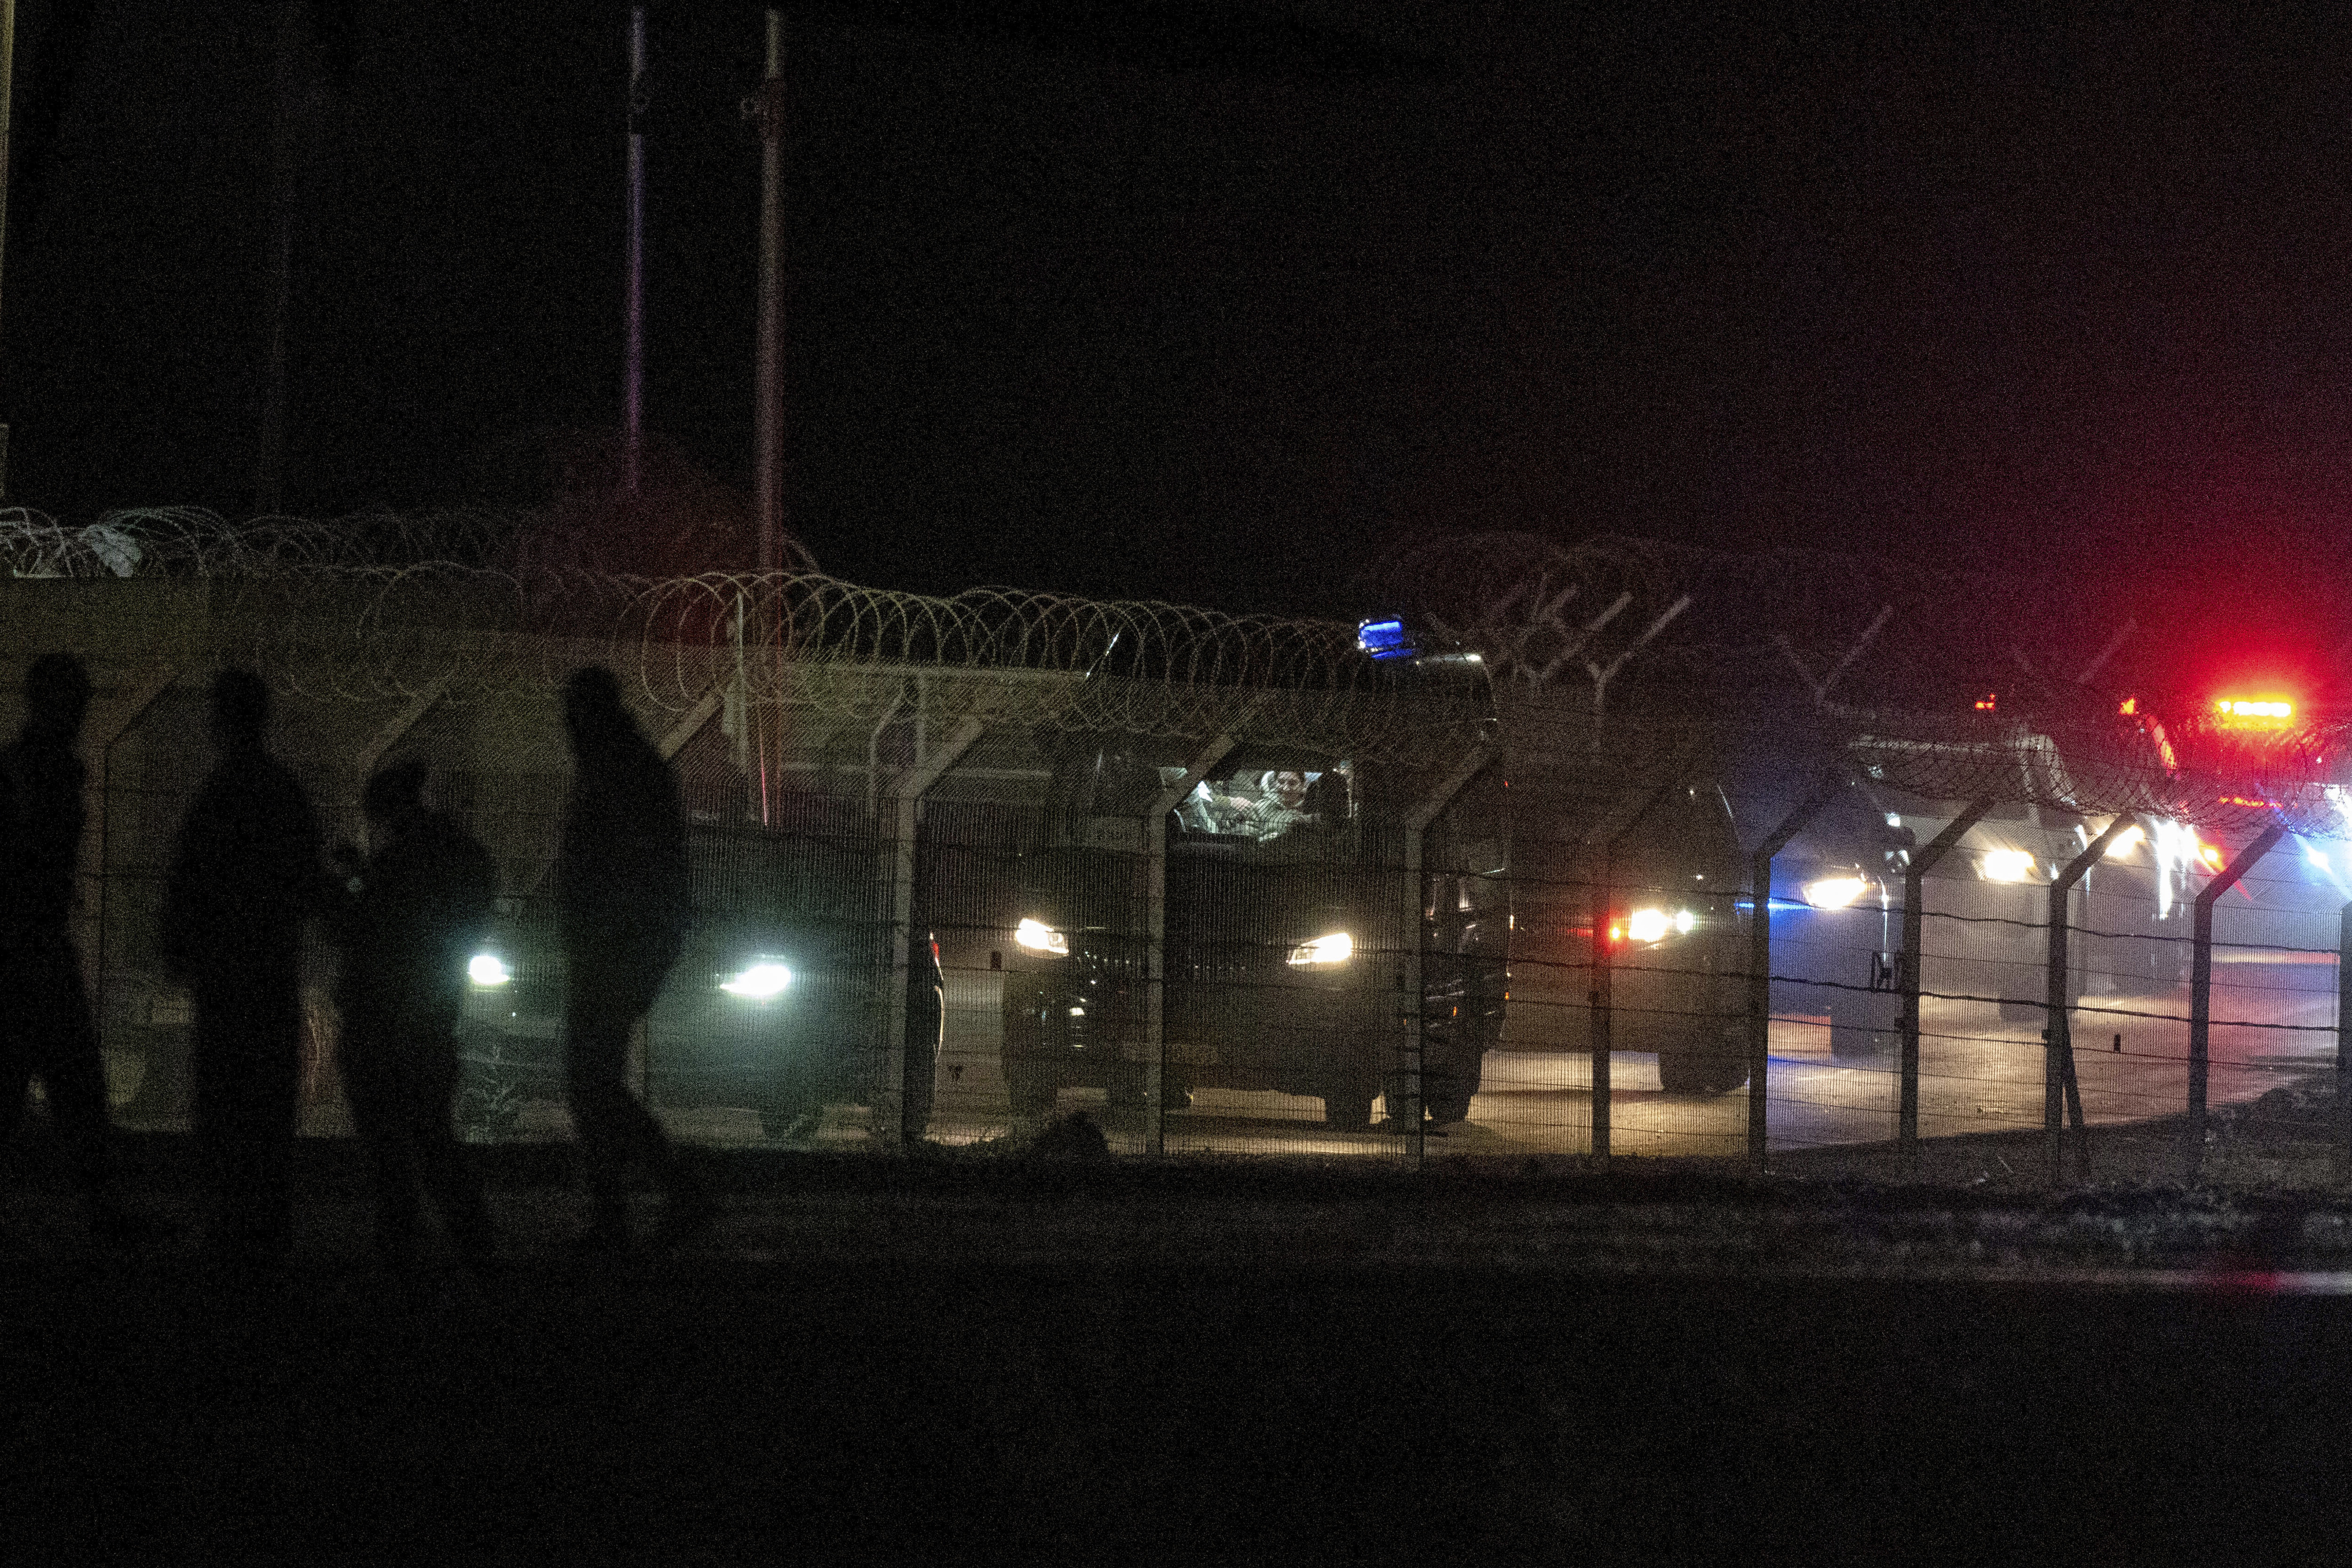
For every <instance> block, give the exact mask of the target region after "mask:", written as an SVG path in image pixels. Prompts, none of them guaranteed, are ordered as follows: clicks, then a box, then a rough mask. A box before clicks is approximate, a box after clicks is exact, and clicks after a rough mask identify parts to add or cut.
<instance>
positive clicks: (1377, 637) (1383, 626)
mask: <svg viewBox="0 0 2352 1568" xmlns="http://www.w3.org/2000/svg"><path fill="white" fill-rule="evenodd" d="M1356 646H1357V647H1359V648H1361V649H1362V650H1363V651H1364V652H1365V653H1370V655H1371V656H1372V657H1373V658H1375V659H1410V658H1412V656H1413V655H1414V654H1416V653H1420V652H1421V650H1420V649H1418V648H1416V647H1414V646H1413V645H1412V633H1411V632H1407V631H1406V630H1405V629H1404V622H1402V621H1400V620H1398V619H1397V618H1396V617H1395V616H1393V615H1391V616H1389V617H1386V618H1385V619H1382V620H1378V621H1366V622H1362V623H1361V624H1360V625H1359V626H1358V627H1357V628H1356Z"/></svg>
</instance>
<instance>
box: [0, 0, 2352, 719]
mask: <svg viewBox="0 0 2352 1568" xmlns="http://www.w3.org/2000/svg"><path fill="white" fill-rule="evenodd" d="M653 9H654V16H653V27H652V45H651V47H652V53H653V56H654V58H655V63H656V77H655V78H654V81H653V84H652V91H653V109H652V113H651V116H650V119H649V120H648V137H649V159H650V163H651V170H652V173H651V188H652V198H651V204H650V210H649V219H648V223H649V233H650V243H649V263H648V266H649V288H650V291H651V296H650V298H651V303H650V307H649V324H648V330H649V334H650V349H649V366H648V376H649V382H648V393H647V400H648V402H647V407H648V413H647V420H648V423H649V425H650V427H651V428H652V429H653V430H654V431H655V432H656V433H657V434H659V435H660V436H661V437H663V438H665V439H666V440H667V441H669V442H671V443H674V444H675V445H676V447H677V450H678V451H679V452H681V453H682V454H683V455H684V456H685V457H686V458H688V459H689V460H690V461H691V462H692V463H694V464H695V465H698V466H699V467H701V468H702V469H704V470H706V471H708V472H709V474H710V475H712V476H715V477H716V478H718V479H719V480H720V481H723V482H725V483H728V484H730V485H733V486H739V487H741V488H744V489H748V487H749V459H750V448H751V373H752V372H751V344H752V312H753V278H754V262H755V236H756V221H757V202H758V186H757V180H758V145H757V142H756V141H755V140H754V139H753V138H752V136H751V132H750V131H748V130H747V129H745V128H744V126H743V125H742V123H741V121H740V116H739V113H738V110H737V103H738V100H739V99H740V97H741V96H742V95H743V94H744V93H745V92H746V91H748V90H749V89H750V88H751V85H752V84H753V82H754V80H755V79H756V78H757V75H758V68H759V57H760V48H761V25H760V7H758V6H756V5H721V4H716V3H713V4H706V5H695V6H686V5H655V6H654V8H653ZM273 10H274V8H273V7H270V6H267V5H213V6H189V5H183V4H170V3H167V0H20V24H19V25H20V29H21V30H22V31H21V35H20V54H19V63H18V70H19V78H18V80H19V88H18V90H19V120H18V138H19V146H18V151H19V166H18V169H17V171H16V173H17V178H16V184H15V186H14V197H13V200H12V205H11V212H10V227H9V234H8V241H9V256H8V260H7V271H6V276H5V296H0V407H4V408H5V418H6V419H7V420H8V422H9V423H10V424H11V425H12V426H13V443H14V445H13V453H12V457H11V471H10V474H9V480H10V489H11V498H12V499H15V500H17V501H20V502H23V503H26V504H30V505H34V506H37V507H43V508H46V509H48V510H50V511H53V512H57V513H59V514H61V515H66V516H70V517H82V516H85V515H88V514H90V513H92V512H94V511H96V510H97V509H99V508H101V507H110V506H120V505H131V504H160V503H169V502H184V503H192V504H197V505H204V506H209V507H215V508H217V509H219V510H222V511H224V512H228V513H231V514H239V515H241V514H242V513H244V512H246V511H247V510H249V509H250V506H251V501H252V497H253V494H254V491H253V483H254V482H253V470H254V453H255V449H256V439H257V426H258V420H259V413H258V410H259V407H260V402H261V388H262V384H263V380H262V364H263V360H264V353H263V330H262V329H263V322H264V319H265V314H266V311H265V294H266V290H265V287H264V281H263V280H264V277H265V276H266V267H265V266H264V263H265V260H266V255H267V250H268V234H269V227H270V225H269V213H270V190H271V177H270V170H271V160H270V140H269V139H270V130H271V122H272V121H271V114H272V101H273V99H272V92H271V63H272V39H273V37H274V36H275V19H274V16H273V14H272V13H273ZM1631 11H1638V12H1640V13H1641V14H1640V16H1627V15H1623V14H1622V13H1626V12H1631ZM1610 12H1616V13H1620V14H1616V15H1612V14H1610ZM1884 12H1885V8H1883V7H1867V8H1857V9H1855V10H1854V11H1853V12H1851V13H1848V14H1845V15H1843V16H1840V15H1836V14H1833V13H1832V12H1831V11H1830V10H1829V9H1828V8H1826V7H1820V6H1807V7H1803V8H1801V12H1788V13H1782V14H1779V15H1775V16H1765V15H1763V14H1761V13H1759V12H1752V11H1751V12H1749V13H1747V14H1746V15H1745V16H1744V17H1734V16H1730V15H1729V14H1727V13H1723V12H1718V11H1715V10H1703V9H1696V8H1678V9H1668V8H1664V7H1614V8H1610V11H1603V10H1601V8H1592V9H1590V10H1588V9H1584V8H1569V7H1561V8H1558V9H1557V11H1555V9H1554V8H1550V7H1538V6H1527V7H1517V6H1493V5H1470V4H1460V5H1444V4H1419V3H1413V4H1408V3H1406V0H1373V3H1371V4H1363V5H1339V4H1336V3H1333V4H1319V5H1318V4H1305V3H1301V4H1293V5H1286V6H1276V5H1266V6H1260V7H1249V8H1221V7H1212V6H1196V5H1135V6H1129V7H1116V6H1104V5H1088V4H1082V3H1080V0H1062V3H1060V4H1045V3H1032V4H1021V3H1019V0H1001V3H995V4H990V3H983V0H965V3H961V4H959V3H956V0H929V3H922V0H909V3H907V4H897V5H894V4H887V3H885V0H868V3H866V4H853V3H843V4H836V5H812V6H799V7H794V8H793V9H792V10H791V11H790V12H789V16H790V21H789V23H788V39H789V45H788V47H789V66H788V77H789V97H790V115H791V128H790V133H789V139H788V142H787V170H788V173H787V183H788V202H789V217H788V225H789V240H788V246H789V251H790V273H789V283H788V303H787V325H786V330H787V338H788V349H787V358H788V368H787V379H788V383H789V392H788V405H789V411H790V413H789V417H790V421H791V423H790V444H791V454H792V467H791V475H790V478H789V481H788V492H787V493H788V497H789V506H790V512H791V519H790V520H791V525H792V527H793V530H794V531H795V532H796V533H797V534H798V535H799V536H800V537H801V538H803V539H804V540H805V541H806V543H807V544H808V546H809V547H810V549H812V550H814V553H815V555H816V557H817V559H819V560H820V561H821V562H822V563H823V565H824V567H825V568H826V569H827V570H832V571H834V572H835V573H837V574H839V575H842V576H845V577H848V578H851V579H854V580H861V581H867V582H873V583H877V584H883V585H887V586H900V587H907V588H916V589H924V590H930V591H953V590H955V589H958V588H961V587H965V586H970V585H972V584H976V583H982V582H1003V583H1013V584H1019V585H1024V586H1031V587H1039V588H1053V589H1066V590H1071V591H1082V592H1087V593H1094V594H1115V595H1119V596H1133V597H1152V598H1166V599H1176V600H1189V601H1205V602H1210V603H1213V604H1217V605H1220V606H1223V607H1225V608H1230V609H1236V610H1249V609H1265V610H1284V611H1309V612H1329V613H1340V614H1347V613H1353V612H1359V611H1360V610H1362V609H1365V608H1368V606H1364V605H1361V604H1359V603H1357V602H1355V601H1354V599H1353V598H1352V597H1351V596H1352V595H1354V594H1356V593H1357V592H1358V590H1357V589H1355V588H1354V587H1353V586H1352V584H1353V583H1354V582H1355V581H1356V580H1358V579H1359V578H1360V575H1361V569H1362V567H1363V565H1364V563H1365V562H1366V561H1368V560H1370V559H1374V558H1375V557H1377V556H1379V555H1381V554H1383V553H1386V552H1392V551H1394V550H1396V549H1400V548H1403V547H1406V546H1408V545H1411V544H1412V543H1414V542H1416V541H1421V540H1425V539H1428V538H1433V537H1441V536H1444V535H1445V534H1448V533H1453V532H1457V531H1465V530H1479V529H1517V530H1527V531H1532V532H1537V533H1540V534H1545V535H1548V536H1550V537H1553V538H1558V539H1559V540H1560V541H1562V542H1563V543H1572V542H1574V541H1575V540H1578V539H1580V538H1586V537H1588V536H1591V535H1594V534H1609V533H1618V534H1636V535H1651V536H1658V537H1664V538H1674V539H1679V540H1685V541H1689V542H1693V543H1699V544H1706V545H1715V546H1720V547H1723V548H1727V549H1771V548H1776V547H1803V548H1808V549H1825V550H1832V551H1839V552H1847V553H1854V554H1862V555H1867V556H1870V557H1872V558H1874V559H1886V558H1888V557H1890V556H1892V557H1896V558H1908V559H1916V560H1919V561H1921V562H1927V563H1935V564H1939V565H1940V564H1956V565H1963V566H1967V567H1969V568H1972V569H1977V570H1987V571H1992V572H1996V573H2004V574H2011V575H2013V577H2014V580H2015V581H2016V584H2017V592H2018V594H2019V595H2020V596H2021V598H2023V599H2025V600H2028V601H2031V599H2032V596H2033V595H2034V594H2035V593H2036V592H2038V591H2040V585H2042V584H2045V583H2047V582H2048V581H2050V580H2052V579H2053V577H2054V576H2063V575H2065V574H2069V573H2076V574H2092V575H2094V576H2095V577H2096V578H2098V579H2100V580H2107V581H2111V582H2112V583H2113V591H2114V594H2115V603H2116V612H2117V614H2118V615H2120V614H2121V613H2122V612H2124V611H2125V610H2126V609H2129V610H2130V611H2131V612H2134V613H2137V614H2138V615H2139V616H2140V617H2141V620H2142V622H2143V624H2144V625H2150V626H2154V627H2158V628H2160V630H2158V631H2155V632H2150V633H2147V634H2145V635H2144V646H2143V647H2142V649H2141V656H2142V657H2143V658H2147V659H2155V660H2158V661H2159V662H2161V661H2162V660H2164V659H2170V660H2172V661H2173V662H2174V663H2175V664H2181V663H2183V662H2184V661H2187V662H2189V663H2195V664H2199V665H2200V668H2201V667H2206V666H2213V667H2218V666H2219V664H2228V663H2231V662H2232V661H2235V662H2238V663H2244V664H2250V665H2251V666H2263V665H2265V664H2266V663H2267V664H2272V665H2275V664H2277V662H2278V661H2279V660H2280V659H2282V658H2284V659H2286V660H2287V661H2288V662H2290V663H2292V662H2294V661H2295V660H2301V661H2303V662H2305V664H2309V665H2310V666H2311V667H2312V669H2313V670H2314V672H2315V673H2316V672H2318V671H2320V670H2321V669H2322V668H2323V667H2326V666H2330V665H2332V664H2333V663H2336V662H2339V661H2338V660H2337V653H2338V650H2339V648H2340V647H2341V646H2342V645H2343V643H2345V641H2346V640H2347V638H2352V615H2347V613H2346V606H2345V603H2344V602H2343V601H2342V598H2341V590H2339V589H2338V588H2337V586H2336V582H2335V580H2334V579H2335V578H2336V576H2337V575H2338V573H2337V570H2336V567H2337V562H2338V560H2339V559H2341V553H2342V552H2341V544H2340V541H2341V540H2342V539H2343V538H2344V537H2345V530H2344V525H2345V522H2346V520H2347V516H2352V488H2347V473H2352V468H2347V460H2352V441H2348V440H2347V431H2348V430H2352V427H2347V412H2352V407H2348V405H2352V396H2347V370H2352V311H2348V310H2347V287H2346V283H2347V279H2346V276H2345V275H2346V270H2347V256H2352V199H2347V182H2352V134H2347V131H2352V85H2347V84H2352V72H2347V69H2346V68H2345V67H2346V49H2345V47H2344V46H2345V42H2346V40H2345V39H2344V38H2342V37H2333V36H2328V37H2322V36H2318V35H2316V34H2305V33H2300V32H2297V31H2295V30H2294V26H2291V25H2290V24H2289V23H2288V22H2286V21H2284V20H2283V19H2282V18H2283V17H2284V16H2285V15H2287V14H2286V13H2282V14H2280V16H2277V17H2271V18H2267V19H2265V18H2263V17H2260V16H2256V17H2253V18H2252V19H2248V18H2246V17H2243V16H2239V15H2237V14H2236V13H2235V12H2234V11H2231V10H2228V9H2227V8H2220V7H2198V8H2189V7H2180V8H2174V9H2161V8H2158V9H2150V10H2142V11H2134V12H2131V13H2128V14H2126V13H2122V12H2107V13H2103V14H2102V16H2099V17H2097V18H2095V19H2088V20H2082V21H2065V22H2059V23H2055V24H2050V23H2045V22H2034V23H2031V24H2028V23H2025V22H2021V21H2000V20H1990V21H1988V20H1985V19H1983V18H1982V17H1981V16H1980V15H1978V14H1976V13H1974V12H1969V13H1961V12H1951V13H1944V12H1937V11H1934V10H1930V9H1927V8H1918V7H1909V8H1903V9H1902V11H1901V12H1900V14H1899V15H1896V16H1887V15H1885V14H1884ZM1522 13H1524V15H1522ZM1547 16H1548V17H1549V18H1550V19H1549V20H1545V19H1542V18H1543V17H1547ZM624 18H625V7H623V6H620V5H608V4H586V3H577V0H575V3H573V4H568V5H554V4H543V3H530V0H525V3H521V4H501V5H485V4H465V5H461V4H457V3H455V0H416V3H414V4H404V5H377V6H365V7H362V6H356V5H352V6H337V5H322V7H321V9H320V12H319V15H318V18H317V25H318V27H319V31H320V37H321V38H322V40H323V42H324V45H325V47H324V48H323V49H322V53H321V58H322V59H323V60H324V61H325V63H326V69H327V77H328V86H327V89H326V90H327V95H328V96H327V99H326V101H325V106H324V108H323V109H322V110H321V111H320V119H319V124H320V133H319V135H318V136H317V137H316V138H315V139H313V141H312V142H311V143H310V147H309V149H308V160H307V162H308V167H307V171H306V172H305V174H304V184H303V194H302V198H301V207H300V214H301V218H300V225H299V245H298V246H297V251H296V262H295V304H294V309H293V314H292V317H291V320H290V332H289V365H290V368H289V377H290V399H291V406H292V409H293V417H292V420H291V423H290V426H289V457H288V467H287V474H286V486H287V500H288V504H289V509H296V510H303V511H309V512H312V513H322V514H331V513H334V512H337V511H340V510H344V509H348V508H351V507H357V506H361V505H363V504H368V503H373V502H383V503H387V504H391V505H394V506H396V507H424V506H430V505H437V504H443V503H447V502H452V501H459V500H467V499H491V500H530V499H535V498H543V496H544V493H545V486H546V482H547V479H546V476H547V473H548V469H549V454H550V453H551V451H556V450H562V449H566V448H565V443H567V442H575V441H576V440H577V439H578V438H579V437H580V435H581V434H582V433H589V434H593V432H595V431H597V430H600V429H609V428H610V427H612V426H614V424H616V423H617V422H618V417H619V414H618V409H619V402H620V380H621V377H620V371H621V312H620V298H621V273H620V257H621V223H622V210H623V209H622V196H623V185H622V171H623V156H624V120H623V109H622V103H623V99H624V80H625V20H624ZM60 40H64V43H65V45H67V46H70V47H61V46H60ZM68 68H70V69H68ZM28 115H29V117H30V122H29V123H28ZM679 564H680V565H681V567H684V568H691V567H693V566H698V565H702V564H716V563H701V562H684V563H679Z"/></svg>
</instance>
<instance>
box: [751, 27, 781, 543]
mask: <svg viewBox="0 0 2352 1568" xmlns="http://www.w3.org/2000/svg"><path fill="white" fill-rule="evenodd" d="M754 102H755V103H756V104H757V106H758V110H757V115H758V120H759V124H760V363H759V378H758V380H759V386H758V397H759V401H760V406H759V408H758V410H757V411H756V418H755V421H754V425H753V438H752V445H753V448H754V450H753V452H752V455H751V465H752V469H753V473H752V487H753V497H754V504H755V505H756V506H757V507H758V509H759V514H760V570H761V571H773V570H776V548H777V540H778V538H779V537H780V536H781V535H782V533H783V531H784V473H783V468H784V377H783V363H782V361H783V335H784V278H783V273H784V14H783V12H782V11H781V10H778V9H776V8H775V7H774V6H770V7H769V9H768V71H767V78H766V80H765V81H764V82H763V84H762V86H761V94H760V97H759V98H758V99H755V100H754Z"/></svg>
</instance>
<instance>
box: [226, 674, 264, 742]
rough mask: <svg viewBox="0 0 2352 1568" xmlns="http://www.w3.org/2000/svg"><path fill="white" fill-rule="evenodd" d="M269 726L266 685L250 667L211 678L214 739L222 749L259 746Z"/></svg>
mask: <svg viewBox="0 0 2352 1568" xmlns="http://www.w3.org/2000/svg"><path fill="white" fill-rule="evenodd" d="M268 728H269V688H268V686H266V685H262V683H261V677H260V676H259V675H257V674H254V673H253V672H252V671H251V670H223V671H222V672H221V673H220V674H217V675H215V676H214V677H213V739H214V741H215V743H216V744H217V745H219V746H220V747H222V749H224V750H228V751H240V750H246V749H248V748H253V747H259V746H260V745H261V739H262V737H263V735H264V734H265V733H267V732H268Z"/></svg>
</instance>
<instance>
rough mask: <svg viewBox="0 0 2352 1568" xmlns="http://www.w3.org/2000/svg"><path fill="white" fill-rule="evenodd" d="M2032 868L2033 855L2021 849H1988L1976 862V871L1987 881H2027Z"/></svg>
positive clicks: (2029, 878)
mask: <svg viewBox="0 0 2352 1568" xmlns="http://www.w3.org/2000/svg"><path fill="white" fill-rule="evenodd" d="M2034 870H2035V868H2034V863H2033V857H2032V855H2030V854H2027V853H2026V852H2024V851H2023V850H1988V851H1986V852H1985V856H1984V859H1982V860H1980V861H1979V862H1977V873H1978V874H1979V876H1982V877H1983V878H1984V879H1985V880H1986V881H1987V882H2028V881H2031V880H2032V877H2033V874H2034Z"/></svg>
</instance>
